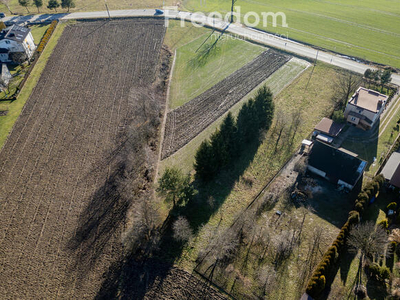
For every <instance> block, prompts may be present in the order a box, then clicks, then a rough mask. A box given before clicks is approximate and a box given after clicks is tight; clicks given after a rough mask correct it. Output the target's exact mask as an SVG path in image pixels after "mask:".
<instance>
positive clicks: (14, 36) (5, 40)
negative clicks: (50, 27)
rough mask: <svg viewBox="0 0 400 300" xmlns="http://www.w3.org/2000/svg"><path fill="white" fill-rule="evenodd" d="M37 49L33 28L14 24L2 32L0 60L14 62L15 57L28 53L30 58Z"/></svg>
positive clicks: (27, 55) (0, 34)
mask: <svg viewBox="0 0 400 300" xmlns="http://www.w3.org/2000/svg"><path fill="white" fill-rule="evenodd" d="M35 50H36V45H35V43H34V40H33V36H32V33H31V30H30V29H29V28H26V27H22V26H18V25H12V26H10V27H7V28H5V29H3V30H2V31H1V32H0V61H1V62H12V61H13V58H14V57H18V56H24V55H26V57H27V59H30V58H31V57H32V55H33V53H34V52H35Z"/></svg>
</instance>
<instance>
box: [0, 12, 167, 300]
mask: <svg viewBox="0 0 400 300" xmlns="http://www.w3.org/2000/svg"><path fill="white" fill-rule="evenodd" d="M164 34H165V28H164V23H163V21H162V20H161V21H158V20H153V19H132V20H114V21H93V22H82V23H77V24H75V25H71V26H68V27H67V28H66V29H65V31H64V33H63V35H62V37H61V38H60V40H59V43H58V45H57V46H56V48H55V50H54V52H53V54H52V56H51V58H50V59H49V61H48V64H47V65H46V67H45V70H44V72H43V75H42V76H41V78H40V80H39V82H38V84H37V86H36V87H35V89H34V91H33V93H32V95H31V97H30V99H29V100H28V102H27V103H26V105H25V108H24V110H23V111H22V113H21V116H20V117H19V119H18V121H17V122H16V124H15V126H14V128H13V131H12V133H11V135H10V136H9V138H8V140H7V142H6V144H5V145H4V147H3V149H2V151H1V152H0V182H1V187H0V205H1V206H0V261H1V263H0V295H1V297H0V298H2V299H93V298H96V296H98V294H99V291H100V289H101V286H102V284H103V281H104V277H105V274H106V273H107V271H108V269H109V267H110V266H111V265H112V264H114V263H115V262H116V261H118V260H121V258H122V255H123V245H122V239H121V234H122V231H123V230H124V225H125V223H126V218H127V214H128V212H129V210H130V209H132V207H133V205H134V204H135V201H137V200H135V199H140V198H142V199H143V197H146V196H148V194H149V193H150V190H151V187H150V186H151V185H152V182H153V179H152V177H153V176H154V174H153V173H154V167H153V166H154V163H155V161H156V159H157V151H158V150H157V147H158V132H159V126H160V118H161V116H162V113H163V110H164V109H165V94H164V89H163V86H164V85H165V82H163V80H164V77H165V76H164V75H163V74H162V72H163V71H165V70H162V69H163V68H164V67H165V66H164V64H163V66H162V67H161V66H160V57H161V55H160V53H162V52H163V51H164V50H162V44H163V38H164ZM131 197H134V199H132V198H131Z"/></svg>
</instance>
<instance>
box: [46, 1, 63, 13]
mask: <svg viewBox="0 0 400 300" xmlns="http://www.w3.org/2000/svg"><path fill="white" fill-rule="evenodd" d="M57 7H60V3H58V1H57V0H49V4H48V5H47V8H48V9H54V10H55V11H56V12H57Z"/></svg>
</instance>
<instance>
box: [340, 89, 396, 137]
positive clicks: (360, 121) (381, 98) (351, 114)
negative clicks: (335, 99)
mask: <svg viewBox="0 0 400 300" xmlns="http://www.w3.org/2000/svg"><path fill="white" fill-rule="evenodd" d="M387 100H388V96H386V95H383V94H381V93H378V92H377V91H373V90H369V89H366V88H363V87H359V88H358V90H357V91H356V92H355V93H354V95H353V96H352V97H351V98H350V100H349V102H348V103H347V106H346V110H345V111H344V117H345V118H346V120H347V122H348V123H350V124H352V125H355V126H357V127H359V128H361V129H364V130H369V129H371V128H372V127H374V125H375V124H376V123H378V121H379V117H380V115H381V113H382V112H383V111H384V109H385V106H386V102H387Z"/></svg>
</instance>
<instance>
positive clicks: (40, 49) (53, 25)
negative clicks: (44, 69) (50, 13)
mask: <svg viewBox="0 0 400 300" xmlns="http://www.w3.org/2000/svg"><path fill="white" fill-rule="evenodd" d="M57 24H58V21H57V20H54V21H53V22H51V25H50V26H49V28H47V30H46V32H45V34H44V35H43V37H42V39H41V40H40V43H39V46H38V47H37V50H36V51H37V52H38V53H41V52H43V50H44V48H45V47H46V45H47V43H48V41H49V40H50V37H51V35H52V34H53V32H54V30H55V29H56V27H57Z"/></svg>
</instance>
